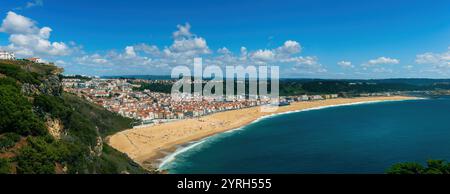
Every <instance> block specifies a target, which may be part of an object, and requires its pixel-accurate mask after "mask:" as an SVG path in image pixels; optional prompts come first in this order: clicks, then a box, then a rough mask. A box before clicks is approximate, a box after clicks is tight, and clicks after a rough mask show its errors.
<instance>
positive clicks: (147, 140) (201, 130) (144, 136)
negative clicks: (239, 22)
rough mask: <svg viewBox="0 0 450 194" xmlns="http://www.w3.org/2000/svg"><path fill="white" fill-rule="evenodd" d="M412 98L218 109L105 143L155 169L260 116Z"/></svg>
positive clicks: (137, 130)
mask: <svg viewBox="0 0 450 194" xmlns="http://www.w3.org/2000/svg"><path fill="white" fill-rule="evenodd" d="M410 99H415V98H414V97H405V96H390V97H360V98H338V99H328V100H320V101H305V102H294V103H292V104H291V105H289V106H283V107H279V108H278V110H276V111H275V112H270V113H267V112H261V107H252V108H246V109H240V110H232V111H227V112H219V113H215V114H212V115H208V116H204V117H201V118H194V119H186V120H180V121H175V122H170V123H164V124H160V125H155V126H149V127H143V128H135V129H129V130H125V131H122V132H119V133H117V134H115V135H112V136H110V137H108V138H107V139H108V140H107V141H108V143H109V145H111V146H112V147H114V148H115V149H117V150H119V151H121V152H123V153H125V154H127V155H128V156H129V157H130V158H131V159H133V160H134V161H135V162H137V163H139V164H140V165H142V166H143V167H146V168H149V169H152V168H158V167H159V164H160V162H161V160H160V159H162V158H164V157H166V156H167V155H169V154H170V153H173V152H175V151H176V150H177V148H179V147H180V146H182V145H186V144H188V143H190V142H193V141H197V140H201V139H204V138H206V137H210V136H212V135H215V134H218V133H222V132H226V131H230V130H233V129H237V128H240V127H242V126H245V125H248V124H250V123H252V122H254V121H256V120H258V119H260V118H263V117H267V116H271V115H274V114H281V113H289V112H293V111H303V110H310V109H316V108H324V107H330V106H341V105H350V104H358V103H370V102H383V101H399V100H410Z"/></svg>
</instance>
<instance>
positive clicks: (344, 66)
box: [338, 61, 355, 69]
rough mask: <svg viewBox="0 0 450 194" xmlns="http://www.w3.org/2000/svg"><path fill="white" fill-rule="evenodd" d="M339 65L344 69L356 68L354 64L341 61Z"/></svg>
mask: <svg viewBox="0 0 450 194" xmlns="http://www.w3.org/2000/svg"><path fill="white" fill-rule="evenodd" d="M338 65H339V66H340V67H342V68H344V69H348V68H354V67H355V66H354V65H353V64H352V62H351V61H339V62H338Z"/></svg>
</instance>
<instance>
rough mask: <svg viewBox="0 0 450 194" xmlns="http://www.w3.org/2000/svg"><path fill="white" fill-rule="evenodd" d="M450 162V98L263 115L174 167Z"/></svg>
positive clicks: (359, 167) (327, 168) (242, 169)
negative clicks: (257, 120)
mask: <svg viewBox="0 0 450 194" xmlns="http://www.w3.org/2000/svg"><path fill="white" fill-rule="evenodd" d="M428 159H447V160H450V98H440V99H427V100H412V101H398V102H383V103H374V104H363V105H352V106H341V107H333V108H326V109H320V110H313V111H305V112H299V113H292V114H285V115H280V116H276V117H272V118H268V119H263V120H261V121H259V122H256V123H254V124H251V125H248V126H246V127H244V128H243V129H241V130H236V131H233V132H229V133H224V134H220V135H217V136H214V137H212V138H208V139H207V140H205V141H203V142H202V143H200V144H199V145H197V146H195V147H193V148H191V149H189V150H188V151H185V152H182V153H180V154H179V155H176V158H175V160H173V161H172V162H169V163H168V164H166V165H164V168H165V169H168V170H169V172H171V173H384V172H385V170H386V169H387V168H389V167H390V166H391V165H392V164H395V163H398V162H405V161H417V162H421V163H423V162H425V161H426V160H428Z"/></svg>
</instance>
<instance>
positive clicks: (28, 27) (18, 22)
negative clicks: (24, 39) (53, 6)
mask: <svg viewBox="0 0 450 194" xmlns="http://www.w3.org/2000/svg"><path fill="white" fill-rule="evenodd" d="M38 31H39V29H38V28H37V27H36V24H35V22H34V21H33V20H31V19H29V18H27V17H24V16H21V15H18V14H16V13H14V12H12V11H10V12H8V14H7V15H6V18H5V19H3V22H2V26H1V27H0V32H4V33H8V34H35V33H36V32H38Z"/></svg>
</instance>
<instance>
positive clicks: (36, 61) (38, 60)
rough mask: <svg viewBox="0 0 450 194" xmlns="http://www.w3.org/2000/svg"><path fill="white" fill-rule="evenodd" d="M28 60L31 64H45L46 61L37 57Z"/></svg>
mask: <svg viewBox="0 0 450 194" xmlns="http://www.w3.org/2000/svg"><path fill="white" fill-rule="evenodd" d="M27 60H29V61H31V62H35V63H45V61H44V60H42V59H41V58H36V57H32V58H28V59H27Z"/></svg>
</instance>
